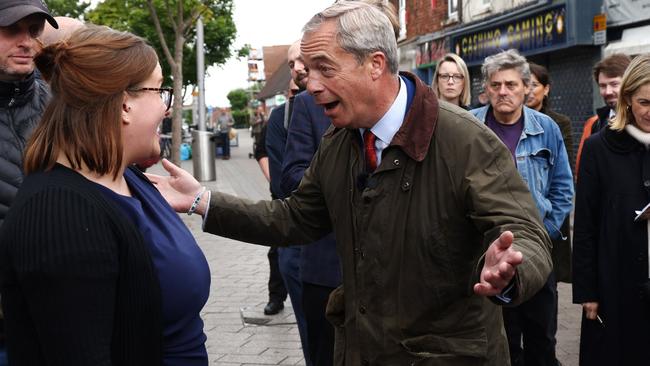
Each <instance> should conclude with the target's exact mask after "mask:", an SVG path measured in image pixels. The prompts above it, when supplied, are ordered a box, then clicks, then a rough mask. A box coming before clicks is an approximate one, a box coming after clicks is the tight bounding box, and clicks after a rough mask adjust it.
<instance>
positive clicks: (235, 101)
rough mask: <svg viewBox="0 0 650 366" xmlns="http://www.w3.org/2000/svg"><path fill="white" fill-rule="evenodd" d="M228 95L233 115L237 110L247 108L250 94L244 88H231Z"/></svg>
mask: <svg viewBox="0 0 650 366" xmlns="http://www.w3.org/2000/svg"><path fill="white" fill-rule="evenodd" d="M226 97H227V98H228V100H229V101H230V109H232V111H233V115H234V112H235V111H241V110H244V109H246V108H247V107H248V101H249V100H250V95H249V94H248V92H247V91H246V90H244V89H235V90H231V91H230V93H228V95H227V96H226Z"/></svg>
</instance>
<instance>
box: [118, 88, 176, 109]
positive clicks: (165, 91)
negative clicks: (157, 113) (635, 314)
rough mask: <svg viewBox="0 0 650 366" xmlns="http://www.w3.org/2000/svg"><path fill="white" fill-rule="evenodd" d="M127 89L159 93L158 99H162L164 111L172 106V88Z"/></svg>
mask: <svg viewBox="0 0 650 366" xmlns="http://www.w3.org/2000/svg"><path fill="white" fill-rule="evenodd" d="M129 91H132V92H139V91H155V92H158V93H159V94H160V100H162V102H163V104H164V105H165V107H166V109H165V111H168V110H169V108H171V106H172V96H173V95H174V89H172V88H137V89H129Z"/></svg>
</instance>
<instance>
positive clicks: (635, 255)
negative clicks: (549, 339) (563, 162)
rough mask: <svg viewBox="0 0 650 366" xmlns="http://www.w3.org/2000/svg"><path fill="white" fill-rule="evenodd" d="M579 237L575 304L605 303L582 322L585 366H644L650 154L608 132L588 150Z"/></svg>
mask: <svg viewBox="0 0 650 366" xmlns="http://www.w3.org/2000/svg"><path fill="white" fill-rule="evenodd" d="M579 174H580V179H579V180H578V183H577V194H576V209H575V223H574V236H573V302H574V303H576V304H582V303H585V302H598V303H599V308H598V314H599V316H600V317H601V319H602V321H603V323H604V326H603V325H601V324H600V322H599V321H597V320H587V319H586V318H585V317H584V315H583V319H582V331H581V338H580V364H581V365H645V364H647V363H648V353H647V348H648V345H650V299H649V298H648V294H647V291H646V290H647V289H646V288H645V286H646V285H647V283H648V225H647V221H646V220H641V221H634V217H635V210H640V209H642V208H643V207H644V206H645V205H646V204H648V202H650V151H648V150H647V149H645V147H644V146H643V145H641V144H640V143H639V142H637V141H636V140H635V139H634V138H633V137H632V136H630V135H629V134H628V133H627V132H626V131H624V132H615V131H613V130H611V129H609V128H605V129H603V130H601V131H600V132H599V133H596V134H595V135H592V136H591V137H590V138H589V139H587V141H586V142H585V145H584V154H583V156H582V163H581V164H580V172H579Z"/></svg>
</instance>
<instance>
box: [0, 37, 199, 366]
mask: <svg viewBox="0 0 650 366" xmlns="http://www.w3.org/2000/svg"><path fill="white" fill-rule="evenodd" d="M35 62H36V64H37V66H38V67H39V69H40V70H41V72H42V74H43V76H44V78H45V79H46V80H48V82H49V83H50V85H51V89H52V99H51V102H50V104H49V105H48V107H47V109H46V111H45V113H44V115H43V119H42V121H41V123H40V125H39V126H38V127H37V129H36V130H35V131H34V133H33V135H32V139H31V140H30V141H29V143H28V145H27V148H26V153H25V159H24V160H25V161H24V166H25V171H26V173H27V176H26V178H25V181H24V183H23V185H22V186H21V188H20V191H19V192H18V196H17V197H16V200H15V201H14V203H13V205H12V208H11V210H10V211H9V213H8V215H7V219H6V221H5V223H4V225H3V227H2V231H0V271H1V272H0V286H1V287H0V288H1V290H2V303H3V304H2V305H3V308H4V312H5V313H4V314H5V324H6V334H7V346H8V356H9V363H10V364H16V365H45V364H47V365H66V366H67V365H163V364H164V365H179V366H180V365H183V366H186V365H201V366H205V365H207V364H208V358H207V353H206V349H205V340H206V336H205V334H204V333H203V322H202V320H201V318H200V316H199V311H200V310H201V308H202V307H203V305H204V304H205V302H206V300H207V298H208V291H209V286H210V273H209V268H208V264H207V261H206V259H205V257H204V255H203V253H202V252H201V250H200V249H199V247H198V246H197V244H196V242H195V240H194V238H193V237H192V235H191V233H190V232H189V230H188V229H187V228H186V227H185V225H184V224H183V222H182V221H181V220H180V219H179V217H178V215H177V214H176V213H175V212H174V211H173V210H172V209H171V207H169V205H168V204H167V203H166V202H165V200H164V199H163V198H162V197H161V196H160V194H159V193H158V191H157V190H156V188H155V187H154V186H153V185H152V184H151V183H150V182H149V181H148V180H147V179H146V178H145V177H144V176H143V175H142V174H141V173H139V172H138V171H137V170H136V169H134V168H131V165H132V164H133V163H137V162H139V161H142V160H146V159H148V158H150V157H153V156H157V155H158V154H159V153H160V145H159V142H158V141H159V136H158V128H159V125H160V123H161V121H162V119H163V118H164V117H165V116H166V115H167V114H168V113H169V106H170V103H171V92H170V90H169V89H165V88H161V87H160V86H161V83H162V81H163V77H162V72H161V68H160V65H159V63H158V58H157V56H156V53H155V51H154V50H153V48H151V46H149V45H147V44H146V43H145V41H144V40H142V39H141V38H139V37H136V36H134V35H132V34H129V33H122V32H117V31H114V30H111V29H109V28H106V27H96V26H88V27H86V28H84V29H81V30H78V31H77V32H75V33H74V34H73V35H72V36H71V38H69V39H68V40H67V42H63V43H57V44H54V45H50V46H48V47H46V48H44V49H43V51H42V52H41V53H40V54H39V55H37V56H36V58H35Z"/></svg>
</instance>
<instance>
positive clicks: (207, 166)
mask: <svg viewBox="0 0 650 366" xmlns="http://www.w3.org/2000/svg"><path fill="white" fill-rule="evenodd" d="M211 137H212V132H209V131H199V130H193V131H192V165H193V167H194V178H196V180H198V181H199V182H207V181H211V180H216V179H217V177H216V170H215V159H214V153H215V145H214V140H213V139H211Z"/></svg>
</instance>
